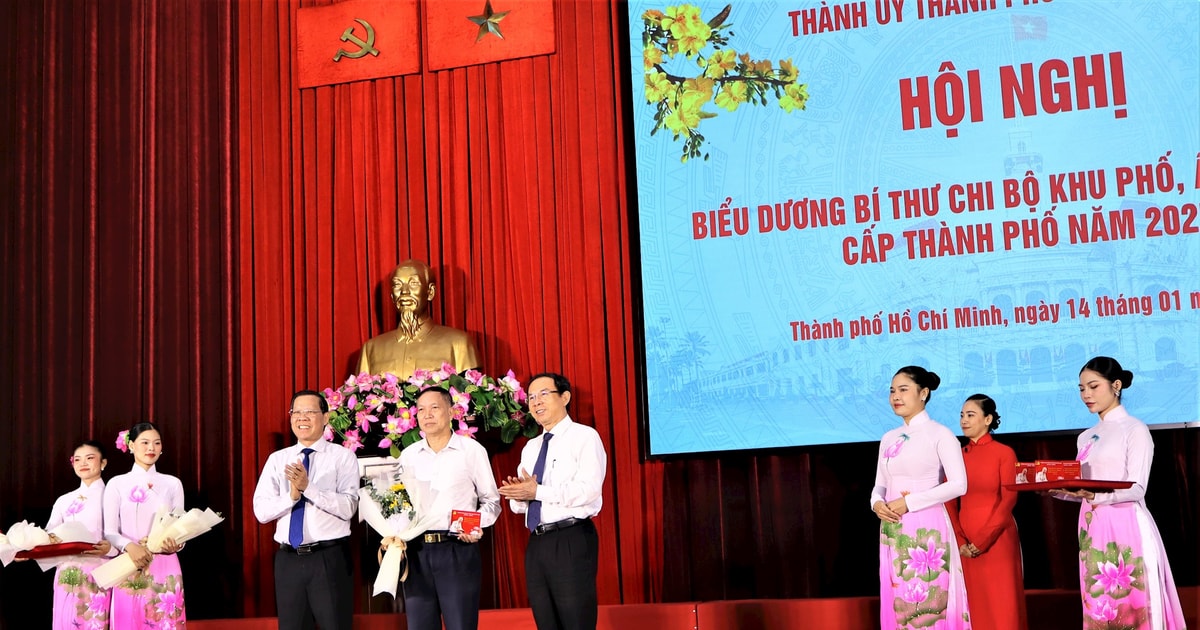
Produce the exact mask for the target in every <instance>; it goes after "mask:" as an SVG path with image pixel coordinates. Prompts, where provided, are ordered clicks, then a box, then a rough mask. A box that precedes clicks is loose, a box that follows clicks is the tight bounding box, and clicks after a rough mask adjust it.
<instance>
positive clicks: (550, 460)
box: [500, 373, 608, 630]
mask: <svg viewBox="0 0 1200 630" xmlns="http://www.w3.org/2000/svg"><path fill="white" fill-rule="evenodd" d="M527 391H528V392H529V412H530V413H531V414H533V418H534V420H536V421H537V423H538V424H539V425H541V426H542V429H543V431H542V434H541V435H539V436H538V437H536V438H533V439H532V440H530V441H529V442H527V443H526V444H525V448H524V449H522V450H521V465H520V467H519V468H518V470H517V476H516V477H509V478H507V479H505V480H504V481H503V482H502V483H501V487H500V494H501V495H502V496H504V497H505V498H507V499H509V505H510V506H511V507H512V510H513V512H516V513H517V514H525V525H526V527H527V528H529V531H530V537H529V547H528V548H527V549H526V550H525V579H526V583H527V586H528V588H529V604H530V606H531V607H532V608H533V618H534V621H535V622H536V623H537V627H538V630H595V628H596V610H597V601H596V571H597V568H598V566H599V550H600V543H599V539H598V538H597V535H596V527H595V525H594V524H593V523H592V520H591V519H592V518H593V517H595V516H596V515H597V514H599V513H600V506H601V503H602V496H601V490H602V488H603V485H604V476H605V473H606V470H607V467H608V457H607V455H605V452H604V444H603V443H601V441H600V434H598V433H596V430H595V429H593V428H592V427H589V426H587V425H584V424H577V423H576V422H574V421H572V420H571V418H570V416H568V415H567V404H568V403H570V402H571V383H570V381H568V380H567V378H566V377H565V376H562V375H561V374H554V373H543V374H538V375H536V376H534V377H533V378H532V379H531V380H530V382H529V387H528V390H527Z"/></svg>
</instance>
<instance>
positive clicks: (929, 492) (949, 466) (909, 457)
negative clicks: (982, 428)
mask: <svg viewBox="0 0 1200 630" xmlns="http://www.w3.org/2000/svg"><path fill="white" fill-rule="evenodd" d="M889 450H891V451H892V457H887V456H886V455H887V454H888V451H889ZM943 478H944V479H945V481H942V479H943ZM966 492H967V468H966V466H965V465H963V456H962V447H961V445H959V443H958V438H957V437H955V435H954V434H953V433H951V432H950V429H947V428H946V427H944V426H942V425H940V424H938V423H936V422H934V421H933V420H932V419H930V418H929V414H928V413H926V412H924V411H922V412H921V413H918V414H917V415H915V416H913V417H912V419H911V420H909V421H908V424H907V425H902V426H899V427H897V428H895V429H892V430H891V431H888V432H887V433H884V434H883V440H881V441H880V442H879V459H878V463H877V464H876V466H875V488H874V489H873V490H872V492H871V506H872V508H873V507H874V505H875V502H876V501H885V502H886V501H892V500H895V499H898V498H900V497H902V496H903V497H904V503H905V505H907V506H908V511H909V512H917V511H920V510H923V509H925V508H927V507H931V506H935V505H941V504H943V503H945V502H946V501H949V500H950V499H953V498H956V497H961V496H962V495H963V494H965V493H966Z"/></svg>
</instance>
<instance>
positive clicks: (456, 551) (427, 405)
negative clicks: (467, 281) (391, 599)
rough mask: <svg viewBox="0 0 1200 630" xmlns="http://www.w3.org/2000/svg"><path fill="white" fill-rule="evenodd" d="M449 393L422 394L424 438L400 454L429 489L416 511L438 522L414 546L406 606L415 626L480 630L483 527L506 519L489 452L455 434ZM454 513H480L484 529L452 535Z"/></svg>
mask: <svg viewBox="0 0 1200 630" xmlns="http://www.w3.org/2000/svg"><path fill="white" fill-rule="evenodd" d="M452 409H453V399H452V398H451V397H450V392H448V391H446V390H445V389H442V388H440V387H430V388H428V389H426V390H425V391H423V392H421V395H420V396H418V397H417V422H418V423H419V424H420V425H421V430H422V431H424V432H425V438H424V439H422V440H421V441H419V442H417V443H415V444H412V445H410V446H409V447H408V448H405V449H404V451H403V452H401V453H400V465H401V467H402V468H403V470H404V471H405V473H406V474H411V475H412V476H413V477H414V478H415V479H416V480H417V482H420V483H421V484H422V486H424V484H426V483H428V484H429V486H428V487H429V491H427V492H425V493H423V494H422V495H421V496H419V497H418V498H417V500H418V501H420V502H421V505H417V506H415V507H416V509H417V513H418V514H419V515H422V516H424V517H432V518H433V519H434V520H433V522H432V523H431V524H430V528H429V529H428V530H426V531H425V533H424V534H422V535H418V536H417V537H416V538H414V539H413V540H412V541H410V542H409V543H408V549H407V558H408V579H407V580H405V582H404V611H405V615H406V617H407V622H408V628H409V630H440V629H441V628H442V623H443V622H445V624H446V630H475V629H476V628H478V627H479V592H480V589H481V588H482V581H483V570H482V565H481V559H480V556H479V545H477V544H475V543H477V542H479V540H480V539H481V538H483V528H484V527H491V526H492V524H493V523H495V522H496V519H497V518H499V517H500V494H499V493H498V492H497V491H496V478H495V477H494V476H493V475H492V465H491V463H489V461H488V454H487V451H486V450H485V449H484V448H483V446H482V445H480V444H479V442H476V441H475V440H473V439H471V438H469V437H464V436H462V435H458V434H456V433H454V430H453V426H452V424H451V423H452V422H453V418H452V416H451V411H452ZM453 510H462V511H469V512H479V527H478V528H473V529H471V530H470V531H461V526H460V528H459V529H460V531H458V532H451V531H450V528H451V522H450V513H451V512H452V511H453Z"/></svg>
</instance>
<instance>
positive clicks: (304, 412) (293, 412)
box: [288, 409, 323, 418]
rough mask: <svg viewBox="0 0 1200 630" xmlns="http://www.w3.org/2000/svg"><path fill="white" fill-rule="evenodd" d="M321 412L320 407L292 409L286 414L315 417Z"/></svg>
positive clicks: (295, 416) (296, 416) (294, 416)
mask: <svg viewBox="0 0 1200 630" xmlns="http://www.w3.org/2000/svg"><path fill="white" fill-rule="evenodd" d="M322 413H323V412H322V411H321V410H320V409H292V410H291V411H288V415H289V416H291V417H293V418H316V417H317V416H319V415H321V414H322Z"/></svg>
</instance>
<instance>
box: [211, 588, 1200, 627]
mask: <svg viewBox="0 0 1200 630" xmlns="http://www.w3.org/2000/svg"><path fill="white" fill-rule="evenodd" d="M1179 597H1180V599H1181V600H1182V601H1183V609H1184V613H1185V615H1186V616H1187V623H1188V626H1189V627H1191V628H1200V586H1187V587H1181V588H1180V589H1179ZM1025 601H1026V604H1027V607H1028V612H1029V630H1062V629H1063V628H1078V627H1079V626H1080V624H1081V620H1082V611H1081V609H1080V605H1079V592H1078V591H1065V590H1036V591H1026V597H1025ZM407 627H408V625H407V624H406V623H405V621H404V615H395V614H379V615H358V616H356V617H355V618H354V630H407ZM878 627H879V598H878V597H847V598H841V599H747V600H728V601H708V602H679V603H669V604H628V605H624V606H601V607H600V618H599V623H598V625H597V630H775V629H777V628H778V629H784V628H820V629H821V630H874V629H876V628H878ZM188 628H189V630H277V628H278V624H277V623H276V620H275V618H273V617H268V618H257V619H207V620H194V621H189V622H188ZM479 628H480V630H536V626H535V625H534V623H533V615H532V614H531V613H530V611H529V609H528V608H513V609H507V610H485V611H483V612H482V613H480V619H479Z"/></svg>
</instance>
